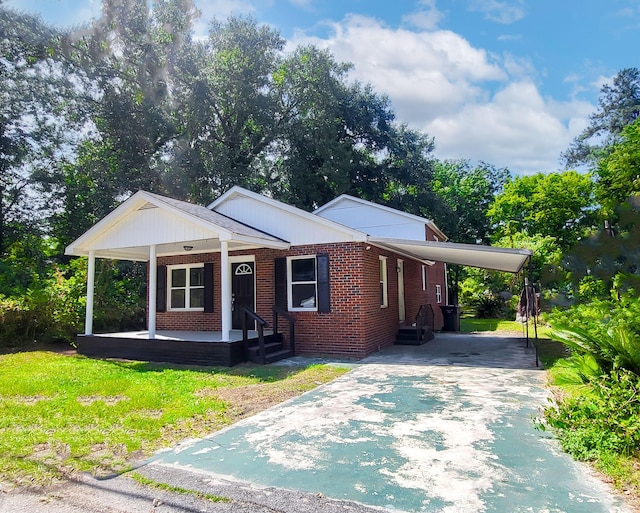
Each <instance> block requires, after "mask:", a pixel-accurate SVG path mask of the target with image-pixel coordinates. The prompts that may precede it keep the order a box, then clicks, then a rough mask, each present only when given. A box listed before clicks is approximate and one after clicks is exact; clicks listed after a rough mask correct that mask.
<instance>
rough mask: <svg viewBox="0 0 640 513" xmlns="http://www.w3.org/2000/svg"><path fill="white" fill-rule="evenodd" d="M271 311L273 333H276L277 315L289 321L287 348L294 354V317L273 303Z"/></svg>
mask: <svg viewBox="0 0 640 513" xmlns="http://www.w3.org/2000/svg"><path fill="white" fill-rule="evenodd" d="M271 311H272V312H273V333H274V334H275V335H276V336H277V335H278V316H280V315H281V316H282V317H284V318H285V319H286V320H287V321H289V350H290V351H291V352H292V353H293V354H294V355H295V354H296V328H295V324H296V318H295V317H294V316H293V315H291V314H290V313H289V312H287V311H286V310H283V309H282V308H280V307H279V306H276V305H273V306H272V307H271Z"/></svg>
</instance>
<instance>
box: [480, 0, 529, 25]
mask: <svg viewBox="0 0 640 513" xmlns="http://www.w3.org/2000/svg"><path fill="white" fill-rule="evenodd" d="M469 9H470V10H472V11H480V12H483V13H484V16H485V18H486V19H488V20H491V21H495V22H497V23H503V24H505V25H508V24H510V23H513V22H515V21H518V20H520V19H522V18H524V17H525V15H526V10H525V8H524V2H523V0H505V1H499V0H471V2H470V5H469Z"/></svg>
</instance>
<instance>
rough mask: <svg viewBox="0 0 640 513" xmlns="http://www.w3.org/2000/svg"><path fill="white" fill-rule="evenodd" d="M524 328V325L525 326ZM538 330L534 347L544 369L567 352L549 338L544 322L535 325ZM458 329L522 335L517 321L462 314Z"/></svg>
mask: <svg viewBox="0 0 640 513" xmlns="http://www.w3.org/2000/svg"><path fill="white" fill-rule="evenodd" d="M525 328H526V326H525ZM535 328H537V331H538V340H537V342H536V348H537V351H538V358H539V360H540V364H541V365H542V367H544V368H545V369H550V368H551V367H552V366H553V365H554V363H555V362H556V361H557V360H558V359H560V358H565V357H566V356H567V355H568V353H567V349H566V347H565V346H564V345H563V344H561V343H560V342H556V341H555V340H551V339H550V338H549V332H550V328H549V327H548V326H547V325H546V324H540V323H538V326H536V327H535ZM460 331H462V332H463V333H476V332H486V331H490V332H500V333H513V334H514V335H518V336H523V334H524V333H526V332H525V331H523V324H522V323H521V322H518V321H509V320H506V319H476V318H475V317H466V316H462V317H461V318H460ZM534 336H535V330H534V326H533V324H532V323H529V337H530V338H533V337H534Z"/></svg>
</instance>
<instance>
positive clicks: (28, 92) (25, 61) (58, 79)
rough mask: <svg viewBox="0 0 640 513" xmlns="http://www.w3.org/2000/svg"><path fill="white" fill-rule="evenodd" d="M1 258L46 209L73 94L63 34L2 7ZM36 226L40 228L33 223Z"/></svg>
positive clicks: (0, 86)
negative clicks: (61, 53)
mask: <svg viewBox="0 0 640 513" xmlns="http://www.w3.org/2000/svg"><path fill="white" fill-rule="evenodd" d="M0 34H2V38H0V255H2V253H3V252H4V251H5V250H6V248H7V246H8V245H9V243H10V242H11V241H12V240H15V239H16V237H17V232H19V231H20V230H22V229H24V228H25V227H27V226H29V225H30V224H31V223H32V222H33V221H36V220H37V219H38V218H39V217H40V216H39V215H38V214H39V213H41V212H44V211H46V208H47V206H48V202H47V201H46V200H47V198H46V197H45V196H43V195H42V194H40V193H41V192H42V191H41V190H39V189H38V185H39V184H46V183H48V182H49V181H50V178H51V177H50V171H51V169H52V167H53V166H52V162H53V161H55V159H56V158H57V157H58V156H59V153H60V147H61V146H62V141H63V140H64V137H63V136H64V134H65V132H66V131H67V129H68V128H69V124H68V123H69V122H70V120H69V118H67V119H63V114H64V113H65V110H66V109H67V107H68V105H67V102H69V100H70V98H69V94H68V93H69V91H71V90H72V87H70V84H69V81H68V80H67V77H66V74H65V72H66V69H65V63H64V62H61V61H59V60H57V59H56V58H55V57H56V49H57V48H58V43H59V38H60V34H59V33H58V32H56V31H55V30H54V29H52V28H51V27H49V26H48V25H46V24H44V23H43V22H42V21H41V20H40V19H39V18H37V17H35V16H31V15H28V14H24V13H21V12H18V11H15V10H13V9H11V8H8V7H5V6H3V5H2V3H0ZM31 228H34V227H33V225H31Z"/></svg>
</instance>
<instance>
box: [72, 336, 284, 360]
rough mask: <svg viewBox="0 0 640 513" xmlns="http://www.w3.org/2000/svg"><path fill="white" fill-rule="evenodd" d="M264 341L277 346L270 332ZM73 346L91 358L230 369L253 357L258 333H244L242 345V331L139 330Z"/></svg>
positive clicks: (84, 339)
mask: <svg viewBox="0 0 640 513" xmlns="http://www.w3.org/2000/svg"><path fill="white" fill-rule="evenodd" d="M224 338H228V339H229V340H224ZM264 339H265V343H266V344H267V345H278V344H280V345H281V343H280V341H279V338H278V337H274V336H273V331H272V330H264ZM76 344H77V346H78V352H79V353H80V354H84V355H86V356H91V357H94V358H122V359H126V360H143V361H152V362H167V363H178V364H183V365H204V366H220V367H232V366H234V365H237V364H239V363H242V362H244V361H246V360H250V359H252V356H255V354H256V353H257V350H258V348H259V345H258V344H259V332H258V331H256V330H248V331H247V340H246V342H245V341H244V336H243V332H242V330H231V331H230V332H229V336H228V337H224V336H223V333H222V331H175V330H157V331H156V333H155V335H154V337H153V338H150V336H149V331H148V330H139V331H127V332H119V333H96V334H90V335H78V337H77V339H76Z"/></svg>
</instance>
